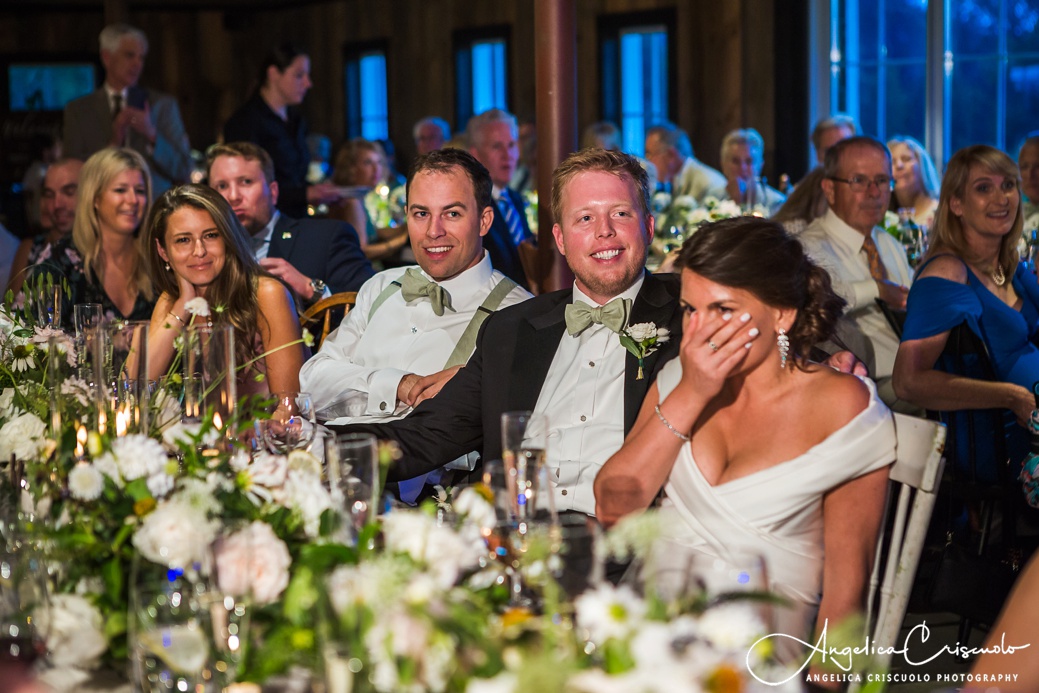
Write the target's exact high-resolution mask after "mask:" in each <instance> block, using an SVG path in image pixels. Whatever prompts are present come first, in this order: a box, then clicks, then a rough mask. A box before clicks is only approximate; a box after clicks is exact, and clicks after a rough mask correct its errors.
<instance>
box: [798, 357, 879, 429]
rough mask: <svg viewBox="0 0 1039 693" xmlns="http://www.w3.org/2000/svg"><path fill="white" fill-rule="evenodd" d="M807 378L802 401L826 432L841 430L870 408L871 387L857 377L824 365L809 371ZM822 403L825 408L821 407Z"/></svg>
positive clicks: (803, 387)
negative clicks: (824, 404)
mask: <svg viewBox="0 0 1039 693" xmlns="http://www.w3.org/2000/svg"><path fill="white" fill-rule="evenodd" d="M806 376H807V377H806V378H804V382H803V385H802V389H801V396H802V398H803V399H802V401H803V402H806V403H807V405H808V407H809V408H810V409H811V411H812V417H813V418H814V419H815V420H816V421H818V422H819V424H820V426H821V427H822V428H824V429H826V430H827V433H829V432H833V431H836V430H837V429H839V428H841V427H842V426H844V425H845V424H847V423H848V422H849V421H851V420H852V419H854V418H855V417H856V416H858V415H859V414H860V413H861V412H862V411H863V410H864V409H865V408H866V407H868V406H869V402H870V391H869V387H868V386H867V385H866V383H864V382H863V381H862V380H861V379H860V378H859V377H858V376H855V375H850V374H848V373H838V372H837V371H835V370H834V369H832V368H828V367H825V366H820V367H818V368H816V369H814V370H812V371H809V372H808V373H806ZM820 402H825V403H826V406H824V407H820V406H819V403H820Z"/></svg>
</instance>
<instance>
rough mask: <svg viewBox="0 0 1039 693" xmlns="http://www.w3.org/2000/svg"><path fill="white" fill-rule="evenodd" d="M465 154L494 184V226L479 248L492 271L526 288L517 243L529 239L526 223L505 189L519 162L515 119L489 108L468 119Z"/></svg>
mask: <svg viewBox="0 0 1039 693" xmlns="http://www.w3.org/2000/svg"><path fill="white" fill-rule="evenodd" d="M465 133H466V139H467V140H468V143H469V153H470V154H472V155H473V156H475V157H476V160H477V161H479V162H480V163H481V164H483V165H484V167H486V168H487V171H488V172H489V173H490V174H491V182H492V183H493V184H494V188H493V195H494V202H495V204H494V223H493V224H492V225H491V230H490V231H489V232H487V235H486V236H484V237H483V247H484V248H486V249H487V252H488V253H489V254H490V256H491V264H492V265H493V266H494V269H496V270H498V271H500V272H501V273H502V274H504V275H505V276H506V277H508V278H509V279H511V280H512V281H514V282H516V283H517V284H519V285H520V286H522V287H523V288H528V286H527V275H526V274H525V273H524V272H523V264H522V263H521V262H520V256H519V249H518V248H519V244H520V243H522V242H523V241H525V240H527V239H530V238H533V235H532V234H531V232H530V226H529V225H528V224H527V214H526V208H525V205H524V202H523V196H522V195H520V194H519V193H518V192H516V191H515V190H512V189H511V188H509V181H511V180H512V175H513V174H514V173H515V172H516V164H517V163H518V162H519V129H518V127H517V125H516V118H515V117H514V116H513V115H512V114H510V113H507V112H505V111H502V110H500V109H497V108H492V109H491V110H489V111H484V112H483V113H481V114H479V115H475V116H473V117H472V118H470V119H469V124H468V125H467V126H466V129H465Z"/></svg>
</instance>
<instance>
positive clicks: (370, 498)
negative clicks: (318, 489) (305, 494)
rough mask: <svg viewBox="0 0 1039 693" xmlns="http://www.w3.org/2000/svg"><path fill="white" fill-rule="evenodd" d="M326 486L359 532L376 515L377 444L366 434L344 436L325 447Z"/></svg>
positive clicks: (378, 478)
mask: <svg viewBox="0 0 1039 693" xmlns="http://www.w3.org/2000/svg"><path fill="white" fill-rule="evenodd" d="M325 462H326V473H327V476H328V482H329V487H330V490H331V492H332V494H333V497H334V498H335V499H336V500H337V501H338V502H339V505H340V507H341V508H343V509H344V510H345V514H346V516H348V517H349V518H350V520H351V523H352V524H353V529H354V531H356V532H360V531H361V529H362V528H363V527H364V526H365V525H366V524H368V523H369V522H371V521H372V519H373V518H374V516H375V514H376V513H377V512H378V507H379V498H380V494H381V489H380V483H381V479H380V474H379V441H378V440H377V439H376V437H375V436H374V435H372V434H370V433H345V434H343V435H339V436H336V437H335V438H334V439H329V441H328V443H327V444H326V446H325Z"/></svg>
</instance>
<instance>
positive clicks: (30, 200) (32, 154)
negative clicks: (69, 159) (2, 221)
mask: <svg viewBox="0 0 1039 693" xmlns="http://www.w3.org/2000/svg"><path fill="white" fill-rule="evenodd" d="M61 155H62V143H61V138H60V137H59V136H58V135H57V134H56V133H55V132H54V131H53V130H52V131H50V132H34V133H33V134H32V136H31V137H30V138H29V166H28V167H27V168H26V169H25V175H24V176H22V200H23V201H24V202H25V222H26V227H27V228H28V229H30V231H31V233H38V232H40V231H43V232H46V231H49V230H50V227H46V226H44V225H43V223H44V221H43V218H42V217H41V216H40V199H41V195H42V193H43V178H44V176H46V175H47V169H48V168H50V166H51V165H52V164H54V163H55V162H57V161H58V160H59V159H61Z"/></svg>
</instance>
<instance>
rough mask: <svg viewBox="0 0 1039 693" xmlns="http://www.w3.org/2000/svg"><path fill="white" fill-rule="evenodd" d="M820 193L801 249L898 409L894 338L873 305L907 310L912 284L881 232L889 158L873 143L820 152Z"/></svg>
mask: <svg viewBox="0 0 1039 693" xmlns="http://www.w3.org/2000/svg"><path fill="white" fill-rule="evenodd" d="M821 185H822V190H823V193H824V194H825V195H826V201H827V202H828V203H829V205H830V209H829V211H828V212H827V213H826V215H825V216H822V217H820V218H818V219H816V220H815V221H813V222H812V223H811V224H810V225H809V226H808V228H806V229H805V230H804V232H803V233H802V234H801V237H800V238H801V242H802V243H804V245H805V249H806V250H807V251H808V254H809V255H811V256H812V259H814V260H815V261H816V262H817V263H819V264H820V265H821V266H822V267H825V268H826V269H827V271H828V272H829V273H830V277H831V279H832V280H833V284H834V289H835V290H836V291H837V293H838V294H839V295H840V296H841V298H843V299H844V300H845V301H847V302H848V307H847V312H846V314H845V318H846V323H847V324H846V325H845V327H846V328H850V329H851V330H852V331H853V332H858V333H861V335H862V337H863V338H864V339H865V342H866V343H867V344H868V345H869V346H870V347H872V351H873V355H872V356H873V358H872V359H870V358H868V354H866V355H864V356H866V358H864V359H863V360H864V361H865V362H866V364H867V366H869V367H870V375H872V376H873V378H874V379H875V380H876V381H877V385H878V389H879V392H880V396H881V398H882V399H883V400H884V401H885V402H886V403H887V404H888V405H889V406H892V407H893V408H898V407H897V406H896V405H897V404H898V398H897V397H896V396H895V394H894V391H893V390H892V388H891V382H890V381H891V371H892V368H893V367H894V363H895V353H896V352H897V351H898V339H899V338H898V335H897V334H896V333H895V330H894V328H893V327H892V326H891V324H890V322H889V321H888V320H887V318H885V316H884V312H883V310H882V308H881V306H880V305H879V304H878V302H877V300H878V299H879V300H880V301H883V302H884V303H886V304H887V305H888V306H889V307H890V308H892V309H894V310H905V307H906V296H907V295H908V293H909V285H910V284H911V283H912V270H911V269H910V268H909V261H908V259H907V258H906V253H905V249H904V248H903V247H902V245H901V244H900V243H899V242H898V241H896V240H895V239H894V238H893V237H892V236H890V235H889V234H887V233H886V232H885V231H884V230H883V229H882V228H880V226H879V224H880V223H881V222H882V221H883V219H884V212H886V211H887V209H888V203H889V202H890V201H891V190H892V188H893V186H894V179H893V178H892V176H891V153H890V152H889V151H888V149H887V147H885V146H884V144H883V143H881V142H878V141H877V140H875V139H873V138H872V137H851V138H849V139H845V140H841V141H840V142H838V143H836V144H834V145H833V146H832V147H830V149H829V150H828V151H827V152H826V158H825V159H824V161H823V180H822V183H821ZM871 361H872V363H871Z"/></svg>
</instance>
